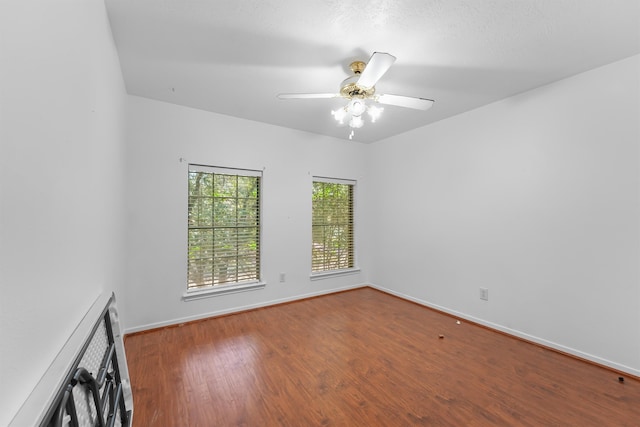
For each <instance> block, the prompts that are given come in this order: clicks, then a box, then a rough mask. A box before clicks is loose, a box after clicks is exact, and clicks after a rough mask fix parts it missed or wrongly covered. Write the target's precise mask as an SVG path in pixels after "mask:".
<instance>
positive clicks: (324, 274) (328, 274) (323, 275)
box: [309, 268, 360, 281]
mask: <svg viewBox="0 0 640 427" xmlns="http://www.w3.org/2000/svg"><path fill="white" fill-rule="evenodd" d="M358 273H360V269H359V268H349V269H347V270H332V271H319V272H317V273H311V275H310V276H309V278H310V279H311V280H312V281H314V280H323V279H330V278H332V277H339V276H349V275H351V274H358Z"/></svg>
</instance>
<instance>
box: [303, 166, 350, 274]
mask: <svg viewBox="0 0 640 427" xmlns="http://www.w3.org/2000/svg"><path fill="white" fill-rule="evenodd" d="M354 187H355V182H354V181H346V180H337V179H328V178H318V177H314V178H313V207H312V235H313V236H312V248H311V271H312V273H319V272H329V271H336V270H345V269H350V268H354V263H355V262H354V239H353V192H354Z"/></svg>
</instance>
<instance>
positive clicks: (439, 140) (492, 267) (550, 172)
mask: <svg viewBox="0 0 640 427" xmlns="http://www.w3.org/2000/svg"><path fill="white" fill-rule="evenodd" d="M639 63H640V57H638V56H635V57H632V58H629V59H626V60H623V61H620V62H617V63H614V64H610V65H607V66H605V67H602V68H598V69H595V70H592V71H589V72H586V73H583V74H580V75H576V76H574V77H571V78H568V79H566V80H562V81H559V82H556V83H554V84H551V85H548V86H545V87H541V88H538V89H536V90H533V91H530V92H526V93H523V94H520V95H518V96H514V97H512V98H509V99H505V100H503V101H500V102H497V103H494V104H492V105H488V106H485V107H483V108H479V109H477V110H474V111H470V112H468V113H465V114H462V115H459V116H457V117H453V118H450V119H448V120H443V121H441V122H438V123H435V124H433V125H430V126H427V127H425V128H421V129H418V130H415V131H412V132H408V133H406V134H403V135H401V136H398V137H395V138H392V139H389V140H386V141H383V142H380V143H376V144H374V145H373V146H372V147H371V148H372V150H371V153H369V155H370V160H369V161H370V167H371V169H372V171H375V173H373V172H372V173H371V174H370V182H369V186H370V188H372V189H373V188H375V190H376V193H377V194H378V197H373V198H371V199H369V200H368V203H369V205H368V206H369V211H371V212H372V215H374V216H373V217H371V218H370V221H371V223H372V224H376V225H377V227H376V230H377V232H376V237H375V240H374V241H373V242H372V245H371V247H374V248H376V249H375V250H374V252H373V254H372V260H371V261H372V262H371V267H372V269H371V271H370V272H369V273H370V277H371V278H372V280H373V282H374V283H375V284H376V285H378V286H380V287H383V288H387V289H389V290H391V291H393V292H395V293H398V294H401V295H404V296H407V297H409V298H411V299H414V300H416V301H420V302H423V303H426V304H428V305H433V306H437V307H440V308H443V309H445V310H448V311H450V312H455V313H460V314H461V315H462V316H463V317H467V318H469V319H475V320H477V321H480V322H481V323H485V324H489V325H492V326H495V327H498V328H500V329H503V330H506V331H510V332H512V333H515V334H517V335H520V336H524V337H527V338H530V339H533V340H535V341H538V342H541V343H544V344H548V345H552V346H554V347H556V348H560V349H563V350H567V351H569V352H571V353H573V354H576V355H579V356H582V357H587V358H589V359H592V360H595V361H598V362H600V363H604V364H608V365H610V366H613V367H615V368H619V369H623V370H625V371H627V372H630V373H632V374H635V375H640V280H639V261H640V248H639V245H640V240H639V237H640V227H639V220H640V215H639V214H640V203H639V196H640V186H639V170H640V169H639V151H638V148H639V141H640V130H639V122H640V107H639V103H640V87H639V79H640V77H639V76H640V65H639ZM435 108H437V104H436V107H435ZM480 287H486V288H488V289H489V301H481V300H480V299H479V288H480Z"/></svg>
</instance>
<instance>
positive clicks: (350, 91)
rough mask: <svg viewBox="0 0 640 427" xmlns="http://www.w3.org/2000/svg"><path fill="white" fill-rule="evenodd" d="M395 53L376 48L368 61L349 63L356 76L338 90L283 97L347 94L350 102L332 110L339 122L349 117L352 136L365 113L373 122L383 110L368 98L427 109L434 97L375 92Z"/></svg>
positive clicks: (343, 83)
mask: <svg viewBox="0 0 640 427" xmlns="http://www.w3.org/2000/svg"><path fill="white" fill-rule="evenodd" d="M395 60H396V57H395V56H393V55H390V54H388V53H382V52H374V53H373V55H371V58H370V59H369V63H368V64H365V63H364V62H362V61H354V62H352V63H351V64H350V65H349V68H351V71H352V72H353V74H354V75H353V76H351V77H348V78H347V79H345V80H344V81H343V82H342V84H341V85H340V92H339V93H281V94H279V95H278V98H280V99H323V98H345V99H348V100H349V102H348V103H347V105H345V106H344V107H342V108H340V109H338V110H335V111H331V115H333V117H334V118H335V119H336V121H338V123H339V124H344V123H345V121H346V120H348V121H347V123H348V124H349V127H350V128H351V133H350V134H349V139H353V136H354V134H355V132H354V129H359V128H361V127H362V126H363V125H364V120H363V118H362V115H363V114H364V113H365V112H367V114H368V115H369V118H370V120H371V123H374V122H375V121H376V120H378V118H379V117H380V115H381V114H382V111H383V110H384V109H383V108H382V107H378V106H376V105H372V104H369V105H367V103H366V100H370V101H372V102H374V103H379V104H386V105H393V106H397V107H405V108H412V109H416V110H427V109H429V108H431V106H432V105H433V103H434V101H433V100H432V99H426V98H415V97H410V96H401V95H387V94H383V95H376V89H375V84H376V83H377V82H378V80H379V79H380V78H381V77H382V76H383V75H384V74H385V73H386V72H387V70H389V68H390V67H391V66H392V65H393V63H394V62H395Z"/></svg>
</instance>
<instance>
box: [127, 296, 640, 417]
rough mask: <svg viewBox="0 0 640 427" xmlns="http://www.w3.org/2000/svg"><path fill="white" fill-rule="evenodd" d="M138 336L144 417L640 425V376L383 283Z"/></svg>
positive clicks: (137, 401)
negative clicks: (438, 307) (452, 312)
mask: <svg viewBox="0 0 640 427" xmlns="http://www.w3.org/2000/svg"><path fill="white" fill-rule="evenodd" d="M440 335H443V336H444V338H439V336H440ZM125 346H126V352H127V361H128V365H129V371H130V376H131V384H132V388H133V397H134V426H136V427H148V426H162V427H166V426H169V427H170V426H207V427H209V426H413V425H430V426H549V425H557V426H640V382H639V381H637V380H635V379H632V378H627V379H626V381H624V382H623V383H620V382H619V381H618V376H619V374H616V373H614V372H612V371H610V370H608V369H605V368H602V367H599V366H596V365H593V364H590V363H585V362H581V361H579V360H576V359H575V358H572V357H568V356H565V355H562V354H559V353H557V352H554V351H551V350H547V349H544V348H541V347H539V346H536V345H532V344H529V343H526V342H523V341H521V340H518V339H515V338H513V337H509V336H506V335H504V334H500V333H497V332H494V331H491V330H488V329H486V328H483V327H480V326H477V325H473V324H469V323H465V322H462V323H461V324H460V325H458V324H456V321H455V319H454V318H452V317H450V316H448V315H445V314H443V313H439V312H436V311H434V310H430V309H428V308H425V307H422V306H419V305H417V304H414V303H411V302H408V301H404V300H401V299H399V298H396V297H393V296H390V295H387V294H384V293H382V292H379V291H377V290H374V289H371V288H363V289H357V290H353V291H348V292H341V293H337V294H332V295H326V296H323V297H317V298H312V299H308V300H303V301H297V302H293V303H288V304H283V305H279V306H274V307H266V308H261V309H257V310H252V311H247V312H243V313H239V314H235V315H228V316H224V317H219V318H213V319H207V320H204V321H198V322H193V323H188V324H185V325H182V326H179V327H171V328H164V329H159V330H155V331H151V332H145V333H140V334H134V335H130V336H126V337H125Z"/></svg>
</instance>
